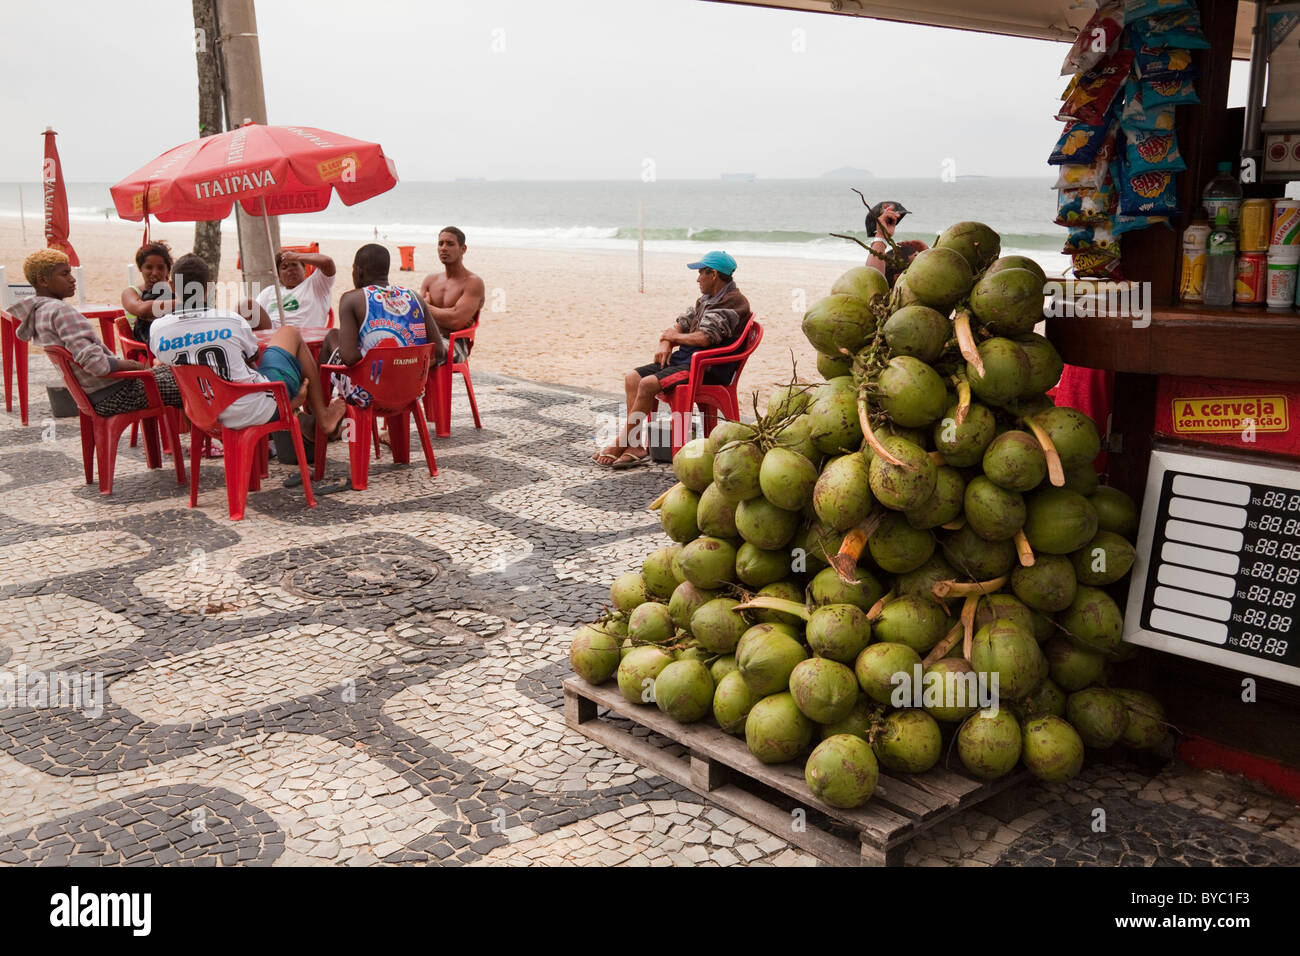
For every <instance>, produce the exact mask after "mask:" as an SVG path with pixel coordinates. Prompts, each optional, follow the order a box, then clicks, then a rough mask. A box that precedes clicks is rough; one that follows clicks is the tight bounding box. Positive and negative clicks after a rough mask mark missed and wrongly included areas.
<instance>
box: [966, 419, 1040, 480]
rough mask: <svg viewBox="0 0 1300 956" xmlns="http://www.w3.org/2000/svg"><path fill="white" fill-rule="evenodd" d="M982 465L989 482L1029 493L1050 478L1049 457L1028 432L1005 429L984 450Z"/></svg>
mask: <svg viewBox="0 0 1300 956" xmlns="http://www.w3.org/2000/svg"><path fill="white" fill-rule="evenodd" d="M980 467H981V468H983V469H984V475H985V477H987V478H988V480H989V481H991V482H993V483H994V484H995V485H997V486H998V487H999V488H1005V489H1006V490H1007V491H1018V492H1026V491H1031V490H1033V489H1034V488H1037V487H1038V486H1039V485H1040V484H1042V482H1043V479H1044V478H1046V477H1047V457H1046V456H1045V455H1044V454H1043V449H1042V448H1041V447H1040V446H1039V444H1038V439H1036V438H1034V436H1033V435H1031V434H1029V433H1028V432H1022V431H1016V430H1011V431H1005V432H1003V433H1002V434H1001V435H999V436H998V437H997V438H995V439H993V441H991V442H990V443H989V446H988V448H986V449H985V450H984V458H983V459H982V461H981V464H980Z"/></svg>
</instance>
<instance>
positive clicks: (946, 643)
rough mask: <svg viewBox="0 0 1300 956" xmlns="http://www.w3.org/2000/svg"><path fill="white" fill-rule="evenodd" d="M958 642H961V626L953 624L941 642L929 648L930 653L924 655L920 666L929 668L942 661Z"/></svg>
mask: <svg viewBox="0 0 1300 956" xmlns="http://www.w3.org/2000/svg"><path fill="white" fill-rule="evenodd" d="M959 640H961V625H960V624H955V625H953V629H952V630H951V631H949V632H948V634H947V635H946V636H945V637H944V639H943V640H942V641H940V642H939V643H938V644H936V645H934V647H932V648H930V653H929V654H926V655H925V659H924V660H922V661H921V666H922V667H923V668H925V667H930V666H931V665H933V664H936V663H938V662H939V661H941V660H943V659H944V658H945V657H947V656H948V652H949V651H950V650H952V649H953V647H955V646H956V644H957V642H958V641H959Z"/></svg>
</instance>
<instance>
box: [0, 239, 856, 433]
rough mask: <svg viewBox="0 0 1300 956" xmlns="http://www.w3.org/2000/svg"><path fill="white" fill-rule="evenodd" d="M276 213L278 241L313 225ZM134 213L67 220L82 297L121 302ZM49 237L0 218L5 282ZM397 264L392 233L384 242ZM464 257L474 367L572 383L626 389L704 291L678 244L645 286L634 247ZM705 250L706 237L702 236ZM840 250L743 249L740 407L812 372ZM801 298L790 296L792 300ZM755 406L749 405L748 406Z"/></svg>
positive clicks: (409, 281) (342, 245)
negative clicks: (481, 298) (754, 253)
mask: <svg viewBox="0 0 1300 956" xmlns="http://www.w3.org/2000/svg"><path fill="white" fill-rule="evenodd" d="M291 225H294V226H296V224H294V223H291V221H290V220H287V219H286V220H282V225H281V229H282V231H283V233H284V241H285V242H289V243H292V242H295V241H304V240H307V239H310V238H311V237H310V234H309V233H306V234H304V233H305V230H304V231H301V232H300V231H295V230H293V229H291V228H290V226H291ZM141 235H142V229H141V227H140V225H139V224H135V223H131V224H122V223H115V222H105V223H87V222H73V223H72V227H71V240H72V243H73V245H74V246H75V247H76V250H77V254H78V255H79V256H80V258H81V263H82V267H83V273H82V274H83V281H84V283H85V291H86V300H87V302H91V303H111V304H113V305H115V306H116V305H117V304H119V302H120V296H121V293H122V290H123V288H125V285H126V266H127V265H128V264H130V263H131V261H132V257H133V255H134V251H135V249H136V248H137V247H138V245H139V243H140V238H141ZM152 235H153V237H154V238H157V239H165V240H167V241H168V242H169V243H170V244H171V246H172V250H173V252H175V253H176V254H180V253H183V252H186V251H188V250H189V248H190V246H191V245H192V244H193V239H194V227H193V225H192V224H190V223H158V224H155V227H154V229H153V232H152ZM42 245H44V233H43V231H42V225H41V222H40V220H39V219H37V218H36V217H34V216H29V217H28V219H27V243H26V245H24V244H23V242H22V238H21V234H20V225H19V222H18V220H17V219H15V218H0V264H3V265H4V266H5V267H6V268H7V270H8V281H9V282H22V281H24V280H23V279H22V263H23V259H24V258H25V256H26V255H27V253H29V252H31V251H33V250H34V249H37V248H39V247H40V246H42ZM358 245H359V243H358V242H356V241H355V240H327V241H322V242H321V251H322V252H325V253H327V254H328V255H330V256H333V257H334V259H335V261H336V262H337V263H338V266H339V277H338V280H337V281H336V282H335V286H334V298H335V302H336V303H337V300H338V297H339V296H340V295H342V294H343V293H344V292H345V291H347V290H348V289H349V288H351V275H350V265H351V262H352V256H353V253H354V252H355V251H356V248H357V246H358ZM388 245H389V247H390V249H391V251H392V253H393V263H394V266H396V265H397V264H398V255H397V247H396V244H393V243H389V244H388ZM468 247H469V251H468V252H467V253H466V256H465V264H466V265H467V266H468V267H469V268H470V269H471V270H472V271H474V272H476V273H478V274H479V275H480V276H482V277H483V281H484V283H485V284H486V286H487V292H488V301H487V305H486V308H485V309H484V312H483V319H482V323H481V325H480V328H479V333H478V337H477V340H476V344H475V348H474V357H473V362H472V367H473V368H474V369H475V370H478V369H482V370H484V371H487V372H498V373H501V374H504V375H513V376H518V377H520V378H527V379H532V380H535V381H539V382H552V383H556V384H564V385H579V386H583V387H586V388H591V389H595V390H598V391H601V392H608V393H610V394H617V395H622V393H623V376H624V374H625V373H626V371H627V370H628V369H631V368H633V367H635V366H637V365H642V364H644V363H646V362H649V361H651V360H652V358H653V353H654V349H655V343H656V341H657V339H658V333H659V332H660V331H661V330H663V329H665V328H667V327H668V326H669V325H670V324H671V323H672V320H673V317H674V316H676V315H677V314H679V313H680V312H681V311H683V310H684V309H686V308H687V307H688V306H689V305H690V304H691V303H692V302H693V301H694V300H695V298H696V297H697V296H698V295H699V291H698V289H697V288H696V285H695V273H693V272H690V271H688V270H687V269H686V267H685V266H686V261H687V260H685V259H682V258H680V257H678V256H675V255H666V254H663V253H658V254H651V253H647V254H646V259H645V269H646V277H645V292H644V294H642V293H639V292H638V291H637V261H636V255H635V253H631V254H625V253H622V252H604V251H599V252H597V251H591V252H572V251H568V250H563V249H556V250H555V251H545V250H539V249H508V248H499V247H487V246H475V244H474V237H473V236H472V235H471V236H468ZM699 251H700V252H701V253H703V252H705V251H706V247H704V246H701V248H700V250H699ZM236 254H237V244H236V240H235V237H234V228H233V226H229V225H228V228H227V229H226V231H225V235H224V238H223V246H222V259H221V280H222V281H223V282H235V281H238V279H239V273H238V272H237V271H236V269H235V258H236ZM415 266H416V271H415V272H399V271H396V270H394V272H393V273H392V278H393V279H394V280H395V281H396V282H398V283H399V284H402V285H407V286H411V287H418V286H419V284H420V282H421V280H422V279H423V278H424V276H425V275H426V274H427V273H428V272H430V271H433V270H436V269H440V268H441V267H440V266H439V264H438V260H437V255H436V253H435V251H434V246H433V245H432V243H426V244H424V245H419V246H417V247H416V250H415ZM845 268H846V265H845V264H844V263H842V262H838V263H837V262H820V261H815V260H804V259H776V258H759V257H750V258H743V259H741V260H740V263H739V268H738V269H737V271H736V283H737V285H738V286H739V287H740V290H741V291H742V292H743V293H744V294H745V295H746V296H747V297H748V299H749V302H750V305H751V306H752V308H753V309H754V312H755V313H756V315H757V316H758V318H759V320H760V322H761V323H762V325H763V333H764V337H763V344H762V345H761V346H760V347H759V349H758V351H757V352H756V353H755V354H754V356H753V358H751V359H750V361H749V364H748V365H747V366H746V368H745V372H744V374H743V376H742V378H741V383H740V387H741V395H742V409H743V408H751V409H752V405H751V404H750V399H749V398H748V396H749V394H750V393H751V392H753V391H754V390H757V391H758V392H759V393H760V395H766V393H767V391H768V390H769V389H770V388H771V387H772V386H773V385H775V384H777V383H779V382H786V381H789V380H790V363H791V352H792V351H793V355H794V358H795V360H797V362H798V367H799V370H800V374H801V377H803V378H812V379H814V380H816V379H817V378H818V376H817V370H816V353H815V352H814V351H813V349H812V347H811V346H810V345H809V344H808V343H807V341H805V340H804V337H803V334H802V333H801V331H800V329H799V323H800V320H801V319H802V317H803V311H804V307H805V306H803V305H799V303H806V304H811V303H813V302H814V301H816V300H817V299H818V298H820V297H821V296H823V295H826V294H827V293H828V292H829V290H830V285H831V283H832V282H834V280H835V278H836V276H838V275H840V273H842V272H843V271H844V269H845ZM796 306H797V307H796ZM750 414H752V410H751V413H750Z"/></svg>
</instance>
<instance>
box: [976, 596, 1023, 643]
mask: <svg viewBox="0 0 1300 956" xmlns="http://www.w3.org/2000/svg"><path fill="white" fill-rule="evenodd" d="M999 620H1006V621H1014V622H1015V623H1017V624H1019V625H1020V626H1021V627H1023V628H1024V629H1025V630H1026V631H1029V632H1031V633H1032V632H1033V629H1034V612H1033V611H1031V610H1029V608H1027V607H1026V606H1025V605H1024V603H1023V602H1022V601H1020V600H1019V599H1018V598H1015V597H1013V596H1012V595H1010V594H1007V593H1005V592H1001V591H999V592H997V593H995V594H985V595H982V596H981V597H980V599H979V603H978V604H977V605H976V606H975V630H977V631H978V630H979V629H980V628H981V627H983V626H984V625H985V624H992V623H993V622H994V621H999Z"/></svg>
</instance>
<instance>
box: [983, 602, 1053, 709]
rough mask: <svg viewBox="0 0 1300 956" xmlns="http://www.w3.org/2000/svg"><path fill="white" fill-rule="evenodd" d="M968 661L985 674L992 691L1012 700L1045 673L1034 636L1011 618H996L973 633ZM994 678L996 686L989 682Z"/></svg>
mask: <svg viewBox="0 0 1300 956" xmlns="http://www.w3.org/2000/svg"><path fill="white" fill-rule="evenodd" d="M970 662H971V663H972V664H973V665H975V670H977V671H979V672H981V673H983V674H987V675H989V676H988V678H987V680H988V681H989V682H990V684H989V686H990V687H992V688H993V691H994V693H997V694H1001V695H1002V696H1003V697H1005V698H1008V699H1011V700H1014V699H1015V698H1017V697H1024V696H1025V695H1026V694H1028V693H1029V692H1030V691H1032V690H1033V689H1034V688H1035V687H1037V686H1038V684H1039V682H1040V681H1042V679H1043V678H1044V677H1046V676H1047V661H1046V659H1045V658H1044V657H1043V652H1042V651H1041V650H1039V648H1038V642H1037V641H1035V640H1034V635H1033V634H1032V633H1030V632H1029V631H1027V630H1025V628H1023V627H1021V626H1020V625H1019V624H1017V623H1015V622H1014V621H1010V620H1006V619H999V620H995V621H993V622H992V623H991V624H986V625H984V627H982V628H980V629H979V630H978V631H977V632H976V633H975V638H974V641H973V642H972V644H971V654H970ZM995 677H996V680H997V684H996V686H995V685H993V684H992V681H993V680H994V678H995Z"/></svg>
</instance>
